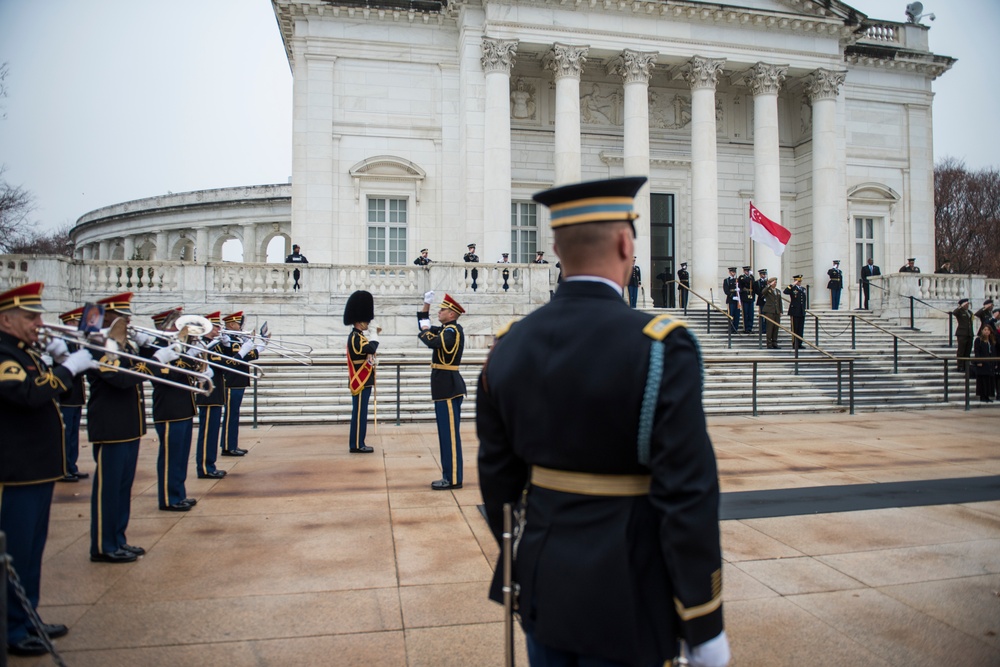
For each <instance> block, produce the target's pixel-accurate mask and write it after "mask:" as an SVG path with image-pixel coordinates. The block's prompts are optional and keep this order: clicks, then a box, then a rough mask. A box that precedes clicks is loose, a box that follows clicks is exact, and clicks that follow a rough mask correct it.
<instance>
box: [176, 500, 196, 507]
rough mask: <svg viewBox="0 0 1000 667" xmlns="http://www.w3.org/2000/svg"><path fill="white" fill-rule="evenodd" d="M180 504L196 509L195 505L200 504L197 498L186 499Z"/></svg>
mask: <svg viewBox="0 0 1000 667" xmlns="http://www.w3.org/2000/svg"><path fill="white" fill-rule="evenodd" d="M178 504H179V505H189V506H191V507H194V506H195V505H197V504H198V499H197V498H185V499H184V500H182V501H181V502H180V503H178Z"/></svg>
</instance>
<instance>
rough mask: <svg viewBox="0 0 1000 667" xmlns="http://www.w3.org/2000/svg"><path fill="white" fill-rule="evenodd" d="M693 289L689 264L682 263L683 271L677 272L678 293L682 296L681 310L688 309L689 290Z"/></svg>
mask: <svg viewBox="0 0 1000 667" xmlns="http://www.w3.org/2000/svg"><path fill="white" fill-rule="evenodd" d="M690 288H691V273H690V272H689V271H688V263H687V262H681V270H680V271H678V272H677V292H678V293H679V294H680V295H681V308H687V307H688V290H689V289H690Z"/></svg>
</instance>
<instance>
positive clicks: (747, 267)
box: [743, 266, 752, 271]
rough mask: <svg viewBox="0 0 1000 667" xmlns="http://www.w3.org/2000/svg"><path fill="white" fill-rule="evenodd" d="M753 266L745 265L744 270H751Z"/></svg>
mask: <svg viewBox="0 0 1000 667" xmlns="http://www.w3.org/2000/svg"><path fill="white" fill-rule="evenodd" d="M751 268H752V267H749V266H744V267H743V270H744V271H749V270H750V269H751Z"/></svg>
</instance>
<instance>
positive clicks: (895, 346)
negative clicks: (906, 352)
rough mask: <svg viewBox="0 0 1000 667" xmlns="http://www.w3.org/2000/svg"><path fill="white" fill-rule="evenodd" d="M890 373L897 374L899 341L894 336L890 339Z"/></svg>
mask: <svg viewBox="0 0 1000 667" xmlns="http://www.w3.org/2000/svg"><path fill="white" fill-rule="evenodd" d="M892 373H893V375H896V374H898V373H899V339H898V338H896V337H895V336H893V337H892Z"/></svg>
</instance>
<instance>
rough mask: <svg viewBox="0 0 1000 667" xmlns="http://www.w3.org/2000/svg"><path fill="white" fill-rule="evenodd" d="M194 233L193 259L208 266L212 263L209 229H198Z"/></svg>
mask: <svg viewBox="0 0 1000 667" xmlns="http://www.w3.org/2000/svg"><path fill="white" fill-rule="evenodd" d="M194 231H195V237H194V257H193V258H192V259H194V260H195V261H196V262H199V263H201V264H207V263H209V262H211V261H212V251H211V249H210V248H209V247H208V227H197V228H195V230H194Z"/></svg>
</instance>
